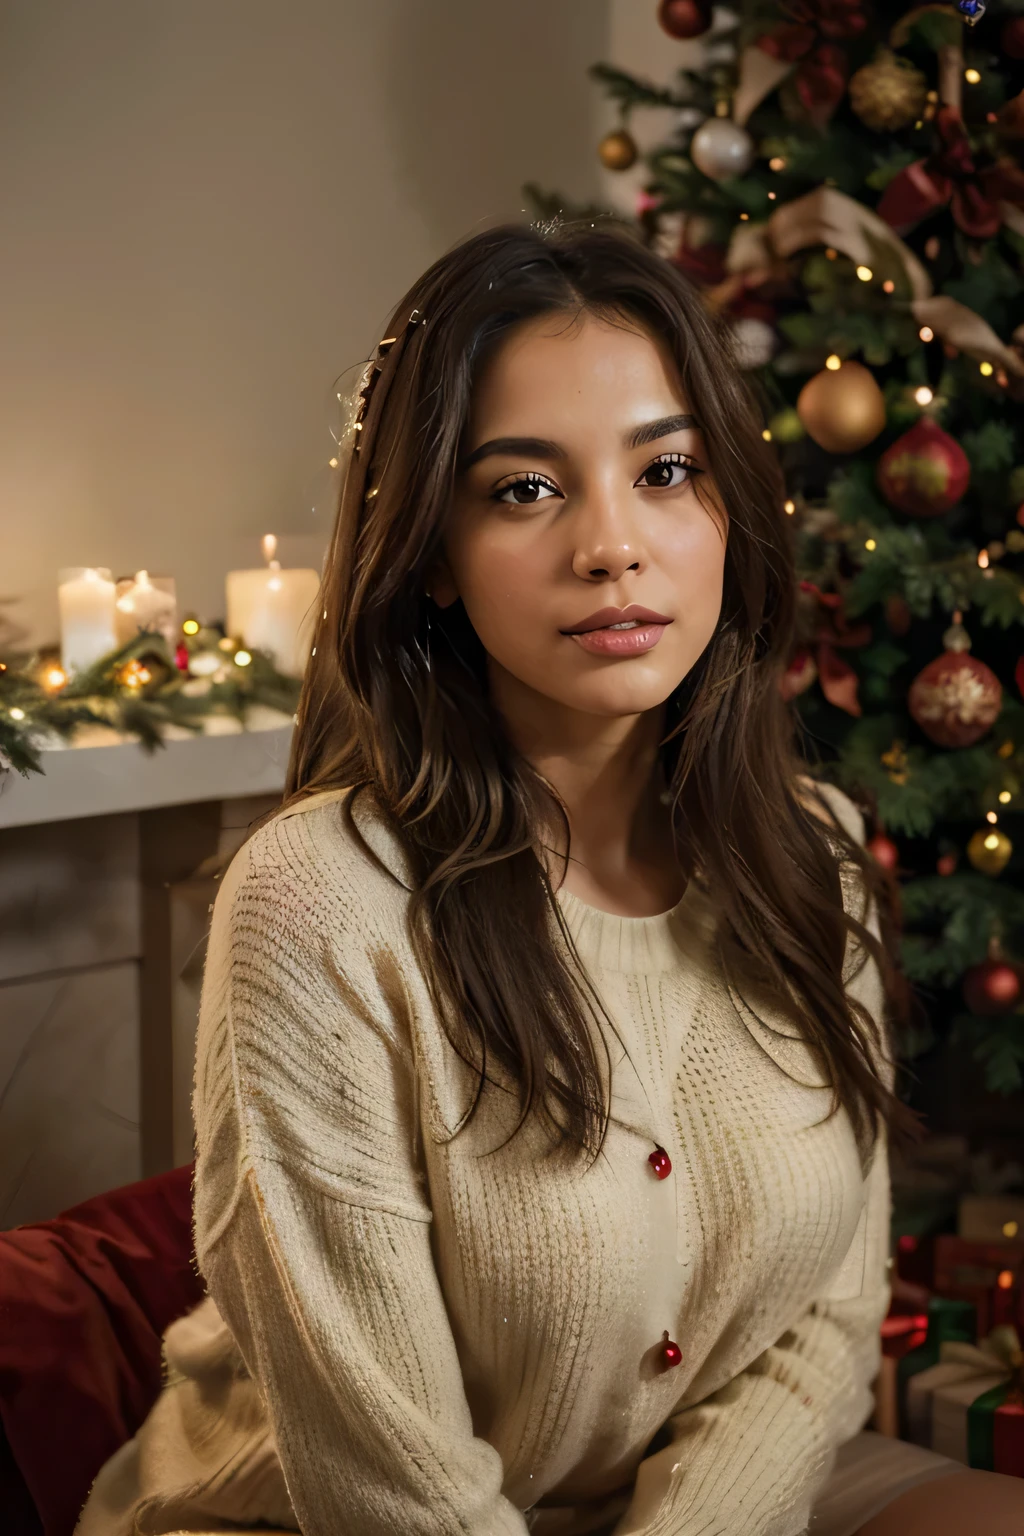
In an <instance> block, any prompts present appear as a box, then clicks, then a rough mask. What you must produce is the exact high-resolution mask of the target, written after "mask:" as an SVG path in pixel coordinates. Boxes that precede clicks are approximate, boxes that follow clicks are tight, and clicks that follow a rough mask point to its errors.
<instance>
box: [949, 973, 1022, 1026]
mask: <svg viewBox="0 0 1024 1536" xmlns="http://www.w3.org/2000/svg"><path fill="white" fill-rule="evenodd" d="M963 994H964V1002H965V1003H966V1004H967V1006H968V1008H969V1009H970V1010H971V1012H972V1013H977V1014H980V1015H981V1016H982V1018H986V1017H989V1018H993V1017H995V1015H996V1014H1000V1013H1010V1012H1012V1010H1013V1009H1014V1008H1015V1007H1016V1005H1017V1004H1018V1003H1019V1002H1020V997H1021V978H1020V973H1019V971H1018V970H1017V969H1016V967H1015V966H1012V965H1010V964H1008V963H1007V961H1005V960H984V961H982V963H981V965H972V966H971V968H970V970H969V971H968V972H967V973H966V974H965V976H964V985H963Z"/></svg>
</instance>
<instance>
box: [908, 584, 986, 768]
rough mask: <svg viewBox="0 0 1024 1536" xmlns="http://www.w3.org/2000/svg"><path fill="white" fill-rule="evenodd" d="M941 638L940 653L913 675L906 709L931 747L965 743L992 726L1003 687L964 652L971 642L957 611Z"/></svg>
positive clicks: (968, 743)
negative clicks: (931, 743) (942, 647)
mask: <svg viewBox="0 0 1024 1536" xmlns="http://www.w3.org/2000/svg"><path fill="white" fill-rule="evenodd" d="M942 639H943V642H944V644H945V646H946V649H945V651H944V652H943V654H942V655H941V656H937V657H936V659H935V660H934V661H930V662H929V663H928V665H927V666H926V667H925V668H924V669H923V671H921V672H919V673H918V674H917V676H916V677H915V678H914V681H913V682H912V683H911V685H910V692H909V693H908V695H907V707H908V708H909V710H910V713H911V715H912V716H913V718H914V720H915V721H916V722H917V724H918V725H919V726H920V727H921V729H922V731H924V733H925V735H926V736H927V737H928V739H929V740H930V741H934V742H935V744H936V746H939V747H970V746H973V745H974V743H975V742H976V741H980V740H981V738H982V737H983V736H984V735H985V733H986V732H987V731H990V730H991V729H992V727H993V725H994V724H995V722H996V720H997V718H998V716H999V711H1000V709H1001V708H1002V704H1003V687H1002V684H1001V683H1000V681H999V679H998V677H996V675H995V673H994V672H993V671H992V669H991V668H990V667H986V665H985V663H984V662H983V661H978V660H977V658H976V657H974V656H969V655H968V654H967V653H968V651H969V649H970V644H971V642H970V640H969V638H968V636H967V633H966V631H965V630H964V627H963V625H962V624H961V623H960V615H959V613H957V614H956V615H955V616H954V620H953V624H952V626H951V627H950V628H949V629H947V630H946V633H945V634H944V635H943V637H942Z"/></svg>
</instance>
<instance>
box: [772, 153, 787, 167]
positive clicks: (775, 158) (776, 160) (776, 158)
mask: <svg viewBox="0 0 1024 1536" xmlns="http://www.w3.org/2000/svg"><path fill="white" fill-rule="evenodd" d="M768 169H769V170H770V171H784V170H785V169H786V162H785V160H783V158H782V156H781V155H772V157H771V159H770V160H769V161H768Z"/></svg>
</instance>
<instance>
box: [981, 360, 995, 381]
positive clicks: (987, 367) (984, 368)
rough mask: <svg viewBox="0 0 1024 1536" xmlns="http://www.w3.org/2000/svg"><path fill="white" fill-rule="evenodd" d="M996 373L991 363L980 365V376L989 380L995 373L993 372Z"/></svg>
mask: <svg viewBox="0 0 1024 1536" xmlns="http://www.w3.org/2000/svg"><path fill="white" fill-rule="evenodd" d="M994 371H995V370H994V369H993V367H992V364H991V363H979V364H978V372H979V373H980V374H981V375H982V376H983V377H984V378H986V379H987V378H989V377H990V376H991V375H992V373H993V372H994Z"/></svg>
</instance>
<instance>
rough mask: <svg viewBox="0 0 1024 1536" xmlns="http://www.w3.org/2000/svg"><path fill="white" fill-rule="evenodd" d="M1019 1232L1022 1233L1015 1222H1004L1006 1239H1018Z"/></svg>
mask: <svg viewBox="0 0 1024 1536" xmlns="http://www.w3.org/2000/svg"><path fill="white" fill-rule="evenodd" d="M1019 1231H1020V1228H1019V1227H1018V1225H1017V1223H1016V1222H1015V1221H1004V1222H1003V1236H1004V1237H1016V1236H1017V1233H1018V1232H1019Z"/></svg>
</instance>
